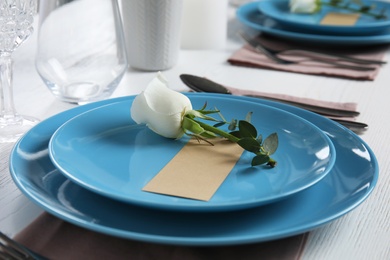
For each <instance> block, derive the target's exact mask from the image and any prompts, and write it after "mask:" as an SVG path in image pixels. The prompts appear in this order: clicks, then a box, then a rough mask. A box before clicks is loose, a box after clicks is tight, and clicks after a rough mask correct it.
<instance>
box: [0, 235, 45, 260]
mask: <svg viewBox="0 0 390 260" xmlns="http://www.w3.org/2000/svg"><path fill="white" fill-rule="evenodd" d="M0 259H9V260H27V259H28V260H47V258H45V257H43V256H41V255H39V254H37V253H35V252H33V251H31V250H30V249H28V248H26V247H25V246H23V245H21V244H19V243H18V242H16V241H15V240H13V239H11V238H9V237H8V236H6V235H5V234H3V233H2V232H0Z"/></svg>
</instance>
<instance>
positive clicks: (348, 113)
mask: <svg viewBox="0 0 390 260" xmlns="http://www.w3.org/2000/svg"><path fill="white" fill-rule="evenodd" d="M180 79H181V80H182V81H183V83H184V84H186V85H187V86H188V87H189V88H191V89H192V90H194V91H196V92H210V93H220V94H233V95H234V94H235V93H234V92H235V91H234V89H233V88H228V87H225V86H222V85H221V84H218V83H216V82H214V81H211V80H209V79H206V78H203V77H198V76H194V75H190V74H182V75H180ZM240 94H241V95H242V93H241V92H240ZM244 96H250V97H256V98H263V99H268V100H272V101H277V102H282V103H286V104H289V105H293V106H297V107H300V108H303V109H306V110H309V111H312V112H315V113H318V114H321V115H325V116H334V117H355V116H358V115H359V114H360V113H359V112H357V111H353V110H342V109H334V108H329V107H322V106H317V105H312V104H305V103H301V102H296V101H290V100H285V99H281V98H273V97H267V96H262V95H253V94H252V93H249V94H247V95H245V94H244Z"/></svg>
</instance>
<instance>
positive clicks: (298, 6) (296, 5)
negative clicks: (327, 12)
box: [290, 0, 321, 14]
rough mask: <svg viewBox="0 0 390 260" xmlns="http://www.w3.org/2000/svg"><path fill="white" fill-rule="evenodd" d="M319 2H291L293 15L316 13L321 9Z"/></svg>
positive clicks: (307, 0)
mask: <svg viewBox="0 0 390 260" xmlns="http://www.w3.org/2000/svg"><path fill="white" fill-rule="evenodd" d="M320 6H321V3H320V1H319V0H290V11H291V12H292V13H307V14H311V13H315V12H317V11H318V10H319V9H320Z"/></svg>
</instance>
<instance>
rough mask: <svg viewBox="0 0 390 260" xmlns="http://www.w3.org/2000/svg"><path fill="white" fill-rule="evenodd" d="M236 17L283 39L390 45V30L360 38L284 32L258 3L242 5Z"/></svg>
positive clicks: (334, 43) (321, 42) (250, 26)
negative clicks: (263, 11) (262, 10)
mask: <svg viewBox="0 0 390 260" xmlns="http://www.w3.org/2000/svg"><path fill="white" fill-rule="evenodd" d="M236 15H237V19H238V20H239V21H240V22H241V23H242V24H244V25H245V26H247V27H248V28H250V29H252V30H256V31H260V32H264V33H266V34H269V35H273V36H277V37H279V38H283V39H289V40H295V41H303V42H310V43H315V44H321V45H323V44H326V45H336V46H341V45H343V46H345V45H349V46H361V45H373V44H384V43H390V29H386V30H384V31H382V32H380V33H378V34H375V35H362V36H349V35H347V36H344V35H321V34H310V33H302V32H298V31H290V30H286V29H285V28H284V27H283V26H281V25H280V24H279V23H278V22H277V21H275V20H274V19H272V18H269V17H267V16H265V15H264V14H262V13H260V11H259V10H258V2H251V3H248V4H244V5H242V6H241V7H239V8H238V9H237V12H236Z"/></svg>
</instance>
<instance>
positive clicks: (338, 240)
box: [0, 10, 390, 260]
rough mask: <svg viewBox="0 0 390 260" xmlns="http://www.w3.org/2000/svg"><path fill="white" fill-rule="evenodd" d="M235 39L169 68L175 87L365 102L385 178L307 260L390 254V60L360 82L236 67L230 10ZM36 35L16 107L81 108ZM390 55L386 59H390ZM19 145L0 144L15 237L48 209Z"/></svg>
mask: <svg viewBox="0 0 390 260" xmlns="http://www.w3.org/2000/svg"><path fill="white" fill-rule="evenodd" d="M230 12H231V13H230V16H229V17H231V18H230V20H229V37H228V44H227V46H226V48H225V49H223V50H213V51H211V50H202V51H200V50H183V51H181V53H180V57H179V62H178V64H177V65H176V66H175V67H174V68H172V69H170V70H167V71H165V72H164V74H165V76H166V77H167V78H168V79H169V81H170V86H171V87H172V88H174V89H177V90H188V89H187V88H186V87H185V86H184V84H183V83H182V82H181V81H180V79H179V75H180V74H182V73H190V74H194V75H199V76H206V77H208V78H210V79H213V80H215V81H218V82H220V83H223V84H226V85H229V86H233V87H238V88H245V89H253V90H260V91H264V92H273V93H284V94H290V95H296V96H301V97H309V98H316V99H322V100H328V101H340V102H357V103H358V104H359V106H358V110H359V111H360V112H361V115H360V116H359V118H358V119H359V120H360V121H363V122H366V123H368V124H369V127H370V128H369V130H368V131H367V132H366V133H365V134H364V135H362V136H361V137H362V139H363V140H364V141H365V142H367V144H368V145H369V146H370V147H371V148H372V149H373V151H374V153H375V154H376V156H377V159H378V162H379V167H380V176H379V181H378V183H377V186H376V188H375V190H374V191H373V193H372V194H371V196H370V197H369V198H368V199H367V200H366V201H365V202H363V203H362V204H361V205H360V206H359V207H358V208H356V209H355V210H353V211H351V212H350V213H348V214H346V215H345V216H343V217H341V218H339V219H337V220H335V221H333V222H331V223H330V224H327V225H325V226H322V227H320V228H318V229H316V230H313V231H312V232H311V233H310V236H309V239H308V242H307V245H306V247H305V250H304V254H303V259H332V260H333V259H354V260H355V259H362V260H363V259H370V260H382V259H390V158H389V154H390V138H389V136H388V134H389V130H390V120H389V111H390V102H389V97H390V64H389V65H387V66H385V67H383V68H382V69H381V71H380V73H379V75H378V77H377V78H376V79H375V81H355V80H349V79H339V78H331V77H324V76H310V75H302V74H294V73H287V72H279V71H271V70H261V69H251V68H243V67H235V66H232V65H229V64H228V63H227V62H226V60H227V58H228V57H229V55H230V54H231V53H232V52H233V51H235V50H236V49H238V48H239V47H240V46H241V45H242V42H241V41H239V39H237V37H236V36H235V33H236V31H237V22H235V21H232V20H231V19H233V17H234V10H230ZM35 50H36V34H34V35H33V36H32V38H31V39H29V40H28V41H27V42H26V43H25V44H24V45H22V46H21V47H20V48H19V49H18V50H17V51H16V52H15V55H14V58H15V71H14V84H15V105H16V107H17V110H18V112H19V113H21V114H28V115H33V116H36V117H38V118H40V119H45V118H47V117H50V116H52V115H54V114H56V113H58V112H61V111H64V110H66V109H70V108H72V107H74V105H71V104H66V103H63V102H61V101H59V100H57V99H56V98H54V97H53V96H52V94H51V93H50V92H49V90H48V89H47V87H46V86H45V85H44V83H43V81H42V80H41V79H40V78H39V76H38V74H37V72H36V70H35V67H34V55H35ZM389 54H390V52H389V53H388V54H387V55H386V59H387V60H389ZM154 74H155V73H154V72H139V71H134V70H129V71H128V72H127V73H126V75H125V76H124V78H123V80H122V81H121V83H120V85H119V86H118V88H117V90H116V92H115V93H114V95H113V97H118V96H124V95H133V94H138V93H139V92H140V91H142V90H143V89H144V88H145V86H146V85H147V83H148V82H149V81H150V80H151V79H152V77H154ZM11 148H12V145H10V144H0V230H1V231H3V232H4V233H7V234H8V235H11V236H12V235H14V234H16V233H17V232H19V231H20V230H22V229H23V228H24V227H25V226H26V225H28V224H29V223H30V222H31V221H32V220H33V219H34V218H35V217H36V216H38V215H39V214H40V213H41V212H42V209H41V208H39V207H37V206H35V205H34V204H33V203H32V202H30V201H29V200H28V199H27V198H26V197H24V195H22V194H21V192H20V191H19V190H18V188H17V187H16V186H15V184H14V183H13V181H12V179H11V177H10V174H9V171H8V155H9V151H10V150H11Z"/></svg>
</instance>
